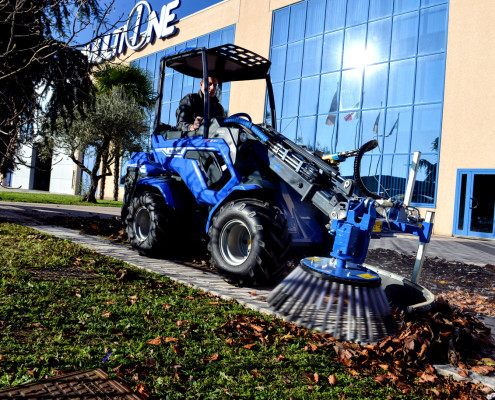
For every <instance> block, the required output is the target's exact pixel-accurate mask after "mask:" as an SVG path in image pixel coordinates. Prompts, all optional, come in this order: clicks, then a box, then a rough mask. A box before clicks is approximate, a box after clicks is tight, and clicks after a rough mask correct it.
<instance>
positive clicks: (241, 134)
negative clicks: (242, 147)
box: [239, 132, 247, 143]
mask: <svg viewBox="0 0 495 400" xmlns="http://www.w3.org/2000/svg"><path fill="white" fill-rule="evenodd" d="M239 140H240V141H241V142H242V143H244V142H246V141H247V135H246V132H241V133H239Z"/></svg>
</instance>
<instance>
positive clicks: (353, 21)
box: [346, 0, 369, 26]
mask: <svg viewBox="0 0 495 400" xmlns="http://www.w3.org/2000/svg"><path fill="white" fill-rule="evenodd" d="M368 6H369V0H348V1H347V21H346V26H352V25H357V24H362V23H363V22H366V20H367V19H368Z"/></svg>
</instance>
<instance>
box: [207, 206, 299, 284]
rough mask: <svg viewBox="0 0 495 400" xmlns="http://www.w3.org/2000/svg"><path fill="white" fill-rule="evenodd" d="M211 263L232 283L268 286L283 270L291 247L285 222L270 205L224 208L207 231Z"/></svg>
mask: <svg viewBox="0 0 495 400" xmlns="http://www.w3.org/2000/svg"><path fill="white" fill-rule="evenodd" d="M208 236H209V239H210V241H209V244H208V248H209V250H210V253H211V257H212V263H213V264H214V265H215V266H216V267H217V268H218V269H219V270H220V272H221V273H223V274H224V275H226V277H228V278H229V279H231V280H234V281H238V282H245V281H256V282H257V283H261V282H267V281H269V280H270V279H271V278H272V277H273V276H274V275H276V274H277V273H278V272H279V271H280V270H281V269H282V268H283V266H284V262H285V258H286V256H287V252H288V249H289V246H290V235H289V233H288V231H287V223H286V221H285V220H284V219H283V218H282V217H281V216H280V215H279V213H277V212H276V210H274V209H273V208H272V207H270V206H269V205H268V204H267V203H263V202H262V201H259V200H253V199H249V200H237V201H232V202H230V203H228V204H226V205H224V206H223V207H222V208H221V209H220V210H219V211H218V212H217V214H216V215H215V217H214V218H213V221H212V223H211V225H210V229H209V231H208Z"/></svg>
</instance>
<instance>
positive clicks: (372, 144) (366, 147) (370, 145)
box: [354, 139, 383, 200]
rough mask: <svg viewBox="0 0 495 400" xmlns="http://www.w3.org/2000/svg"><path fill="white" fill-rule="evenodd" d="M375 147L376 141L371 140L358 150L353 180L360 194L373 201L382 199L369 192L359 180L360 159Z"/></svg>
mask: <svg viewBox="0 0 495 400" xmlns="http://www.w3.org/2000/svg"><path fill="white" fill-rule="evenodd" d="M377 146H378V141H377V140H374V139H373V140H370V141H369V142H366V143H365V144H363V145H362V146H361V147H360V148H359V150H358V153H357V155H356V158H355V159H354V180H355V181H356V184H357V186H358V188H359V189H360V190H361V192H363V194H364V195H365V196H367V197H371V198H372V199H374V200H378V199H382V198H383V197H382V196H379V195H377V194H376V193H373V192H370V191H369V190H368V188H367V187H366V185H365V184H364V183H363V180H362V179H361V159H362V158H363V155H364V153H366V152H368V151H371V150H373V149H374V148H375V147H377Z"/></svg>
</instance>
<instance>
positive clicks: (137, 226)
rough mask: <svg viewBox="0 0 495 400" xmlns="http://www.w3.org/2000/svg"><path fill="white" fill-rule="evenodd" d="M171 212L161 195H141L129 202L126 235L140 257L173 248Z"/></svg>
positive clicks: (149, 193)
mask: <svg viewBox="0 0 495 400" xmlns="http://www.w3.org/2000/svg"><path fill="white" fill-rule="evenodd" d="M172 217H173V209H172V208H171V207H170V206H168V205H167V204H166V203H165V200H164V199H163V197H162V196H161V195H160V194H157V193H152V192H142V193H140V194H139V195H137V196H136V197H134V198H133V199H132V201H131V202H130V206H129V213H128V215H127V220H126V222H127V227H126V229H127V236H128V238H129V242H130V243H131V245H132V247H133V248H134V249H135V250H137V251H138V252H139V254H140V255H144V256H148V257H157V256H164V255H168V254H169V253H170V252H171V250H172V249H174V243H173V242H172V234H171V231H172V224H173V223H172Z"/></svg>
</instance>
